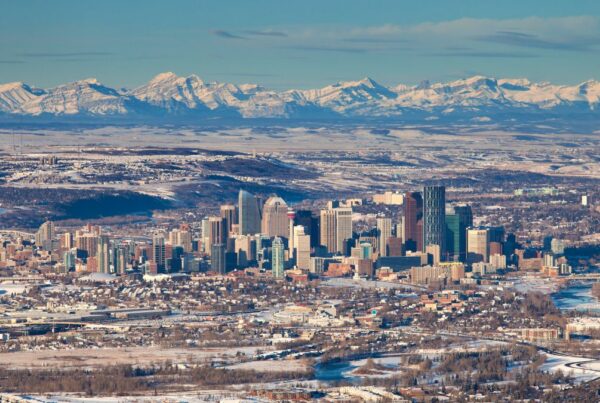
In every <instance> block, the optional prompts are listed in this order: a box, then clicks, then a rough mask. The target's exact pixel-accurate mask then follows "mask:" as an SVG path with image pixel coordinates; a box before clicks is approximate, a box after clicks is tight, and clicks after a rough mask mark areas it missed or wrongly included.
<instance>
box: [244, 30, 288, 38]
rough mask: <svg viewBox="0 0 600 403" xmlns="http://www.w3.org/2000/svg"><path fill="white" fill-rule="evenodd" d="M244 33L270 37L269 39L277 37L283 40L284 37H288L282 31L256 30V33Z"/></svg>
mask: <svg viewBox="0 0 600 403" xmlns="http://www.w3.org/2000/svg"><path fill="white" fill-rule="evenodd" d="M244 33H245V34H246V35H255V36H270V37H279V38H285V37H287V36H288V34H287V33H285V32H283V31H272V30H269V29H266V30H258V31H254V30H248V31H244Z"/></svg>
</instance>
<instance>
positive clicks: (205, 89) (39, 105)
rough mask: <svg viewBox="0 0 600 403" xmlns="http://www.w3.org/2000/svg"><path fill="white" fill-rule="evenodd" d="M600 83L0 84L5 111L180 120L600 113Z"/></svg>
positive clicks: (170, 80)
mask: <svg viewBox="0 0 600 403" xmlns="http://www.w3.org/2000/svg"><path fill="white" fill-rule="evenodd" d="M599 103H600V82H598V81H594V80H590V81H586V82H584V83H581V84H578V85H573V86H567V85H555V84H551V83H546V82H542V83H533V82H530V81H529V80H527V79H495V78H490V77H484V76H473V77H470V78H467V79H463V80H455V81H451V82H447V83H434V84H431V83H429V82H424V83H422V84H419V85H416V86H407V85H402V84H401V85H397V86H395V87H386V86H383V85H381V84H379V83H377V82H376V81H374V80H373V79H371V78H368V77H367V78H364V79H362V80H358V81H345V82H338V83H336V84H332V85H328V86H326V87H323V88H319V89H310V90H287V91H273V90H269V89H266V88H264V87H261V86H259V85H256V84H242V85H235V84H230V83H218V82H205V81H203V80H202V79H200V77H198V76H196V75H191V76H189V77H180V76H177V75H175V74H173V73H170V72H167V73H161V74H159V75H157V76H156V77H154V78H153V79H152V80H150V81H149V82H148V83H147V84H145V85H142V86H140V87H138V88H135V89H132V90H128V89H114V88H110V87H107V86H105V85H103V84H101V83H100V82H98V81H97V80H96V79H86V80H81V81H76V82H72V83H68V84H63V85H59V86H57V87H54V88H50V89H39V88H34V87H31V86H29V85H27V84H25V83H21V82H13V83H7V84H0V117H2V116H3V117H4V118H11V117H12V118H15V117H18V118H19V119H20V120H25V121H26V120H27V119H28V118H32V119H35V118H36V117H42V116H43V117H46V118H51V119H54V120H56V121H61V120H65V119H69V118H74V117H75V118H85V119H90V120H94V119H103V120H109V121H110V120H111V119H117V118H118V119H120V120H125V121H126V120H127V119H128V118H134V117H141V118H152V119H155V120H164V121H176V120H177V119H181V118H185V119H187V120H192V121H193V120H194V119H201V118H231V117H235V118H242V119H252V118H266V119H269V118H278V119H320V118H330V119H333V118H335V119H337V118H352V119H369V118H377V119H403V118H419V119H426V120H435V119H440V118H443V119H465V118H468V119H489V120H491V121H493V120H495V119H506V116H509V115H516V116H520V117H527V116H536V117H538V118H540V117H542V118H543V117H544V116H549V117H550V116H552V117H563V118H571V117H572V116H573V115H577V116H586V117H590V118H594V119H595V118H597V117H600V114H599V113H598V104H599Z"/></svg>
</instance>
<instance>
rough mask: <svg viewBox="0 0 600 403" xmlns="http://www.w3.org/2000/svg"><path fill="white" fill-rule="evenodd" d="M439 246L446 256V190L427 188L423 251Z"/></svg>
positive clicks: (434, 187) (442, 188)
mask: <svg viewBox="0 0 600 403" xmlns="http://www.w3.org/2000/svg"><path fill="white" fill-rule="evenodd" d="M428 245H438V246H439V247H440V254H441V256H445V255H446V188H445V187H444V186H425V188H424V189H423V249H426V248H427V246H428Z"/></svg>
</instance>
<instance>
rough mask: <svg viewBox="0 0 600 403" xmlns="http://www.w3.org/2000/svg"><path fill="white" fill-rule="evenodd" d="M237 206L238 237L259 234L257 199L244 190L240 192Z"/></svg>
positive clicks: (259, 219)
mask: <svg viewBox="0 0 600 403" xmlns="http://www.w3.org/2000/svg"><path fill="white" fill-rule="evenodd" d="M238 204H239V222H240V235H248V234H250V235H254V234H258V233H260V221H261V218H260V208H259V205H258V200H257V198H256V197H255V196H254V195H253V194H251V193H248V192H246V191H245V190H240V194H239V200H238Z"/></svg>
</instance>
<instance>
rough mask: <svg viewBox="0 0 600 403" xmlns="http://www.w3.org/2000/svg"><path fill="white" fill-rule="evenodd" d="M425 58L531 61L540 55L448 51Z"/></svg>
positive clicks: (429, 54)
mask: <svg viewBox="0 0 600 403" xmlns="http://www.w3.org/2000/svg"><path fill="white" fill-rule="evenodd" d="M424 55H425V56H433V57H479V58H491V59H510V58H515V59H531V58H537V57H539V56H538V55H535V54H531V53H523V52H490V51H478V50H467V49H465V50H448V51H442V52H431V53H425V54H424Z"/></svg>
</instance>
